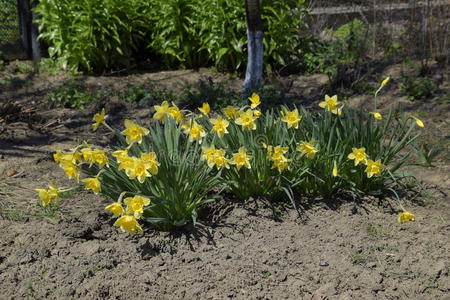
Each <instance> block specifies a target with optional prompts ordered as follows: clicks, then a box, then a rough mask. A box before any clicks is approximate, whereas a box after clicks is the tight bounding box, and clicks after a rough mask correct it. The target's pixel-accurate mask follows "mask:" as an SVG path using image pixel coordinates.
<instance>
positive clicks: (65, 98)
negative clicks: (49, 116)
mask: <svg viewBox="0 0 450 300" xmlns="http://www.w3.org/2000/svg"><path fill="white" fill-rule="evenodd" d="M98 97H99V95H98V93H93V92H90V91H88V90H87V89H86V87H85V86H84V85H83V83H82V82H80V81H77V80H69V81H66V82H65V83H64V84H63V86H61V87H58V88H54V89H53V90H51V91H50V92H49V93H48V94H47V96H46V97H45V98H44V102H45V103H47V104H48V105H49V106H50V107H51V108H56V107H65V108H77V109H82V108H86V107H87V106H89V105H90V104H92V103H93V102H94V101H95V99H97V98H98Z"/></svg>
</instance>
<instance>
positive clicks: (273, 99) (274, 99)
mask: <svg viewBox="0 0 450 300" xmlns="http://www.w3.org/2000/svg"><path fill="white" fill-rule="evenodd" d="M253 92H256V93H258V94H259V95H260V96H261V98H262V99H265V101H264V102H263V103H262V104H261V107H262V108H263V109H264V110H266V109H269V108H271V107H275V106H278V105H280V104H284V103H285V102H286V95H285V93H284V92H283V91H280V90H278V89H276V88H275V87H272V86H265V85H263V86H261V87H260V88H258V89H257V90H255V91H247V92H244V93H239V92H236V91H234V90H232V89H231V88H228V87H226V86H225V85H224V84H223V83H221V82H214V80H213V79H212V78H211V77H208V78H206V79H201V80H199V81H198V82H196V83H194V84H191V85H189V86H187V87H185V88H184V89H183V90H182V91H181V92H180V94H179V96H178V98H177V102H178V103H180V105H181V106H182V107H184V108H188V109H192V110H195V109H196V108H197V107H200V106H201V105H202V104H203V103H205V102H207V103H209V105H210V106H211V108H212V109H215V110H220V109H221V108H223V107H226V106H228V105H233V106H242V105H244V103H247V100H248V97H250V95H251V94H252V93H253Z"/></svg>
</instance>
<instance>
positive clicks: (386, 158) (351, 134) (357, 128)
mask: <svg viewBox="0 0 450 300" xmlns="http://www.w3.org/2000/svg"><path fill="white" fill-rule="evenodd" d="M302 115H303V120H302V129H303V130H301V131H300V130H299V131H297V132H296V138H295V139H296V141H300V140H306V141H309V140H315V141H316V142H317V144H318V145H319V147H320V148H319V152H318V153H317V154H316V155H315V156H314V159H312V160H306V161H304V162H302V164H303V165H304V166H305V167H307V168H309V169H310V170H311V171H310V173H308V174H312V176H311V175H309V176H308V175H307V178H306V180H305V181H303V182H302V183H301V184H300V185H299V187H298V189H299V190H301V192H302V193H307V194H313V195H314V194H317V193H318V194H319V195H321V196H323V197H330V196H331V195H333V194H334V193H336V192H337V191H339V190H342V189H346V190H352V191H354V192H357V193H371V194H378V195H379V194H382V193H383V192H384V191H386V190H387V189H388V188H389V186H390V185H391V184H392V183H397V182H398V181H399V179H401V174H396V171H397V170H398V169H399V168H401V167H402V166H403V165H404V164H405V162H406V158H407V157H408V156H409V152H406V153H402V152H401V151H404V150H405V148H406V147H407V146H408V145H409V144H411V143H412V142H413V141H414V140H415V139H416V138H417V137H418V135H414V136H413V135H412V132H413V129H414V127H415V124H414V122H411V120H410V119H406V118H404V117H400V115H399V114H398V113H396V112H394V111H393V110H391V111H390V112H389V114H388V115H387V116H386V117H385V119H384V120H383V121H382V122H381V123H380V121H376V120H374V119H373V118H372V117H368V114H367V113H364V112H363V111H344V112H343V117H341V118H338V117H336V116H335V115H332V114H331V113H329V112H324V113H319V114H315V115H312V114H311V113H309V112H307V111H306V110H302ZM361 147H364V148H366V153H367V154H368V158H369V159H371V160H373V161H375V160H378V159H380V160H381V163H383V164H384V165H386V166H388V165H389V166H390V167H389V169H385V170H383V172H382V173H381V174H380V175H379V176H376V177H372V178H368V177H367V174H366V173H365V168H366V166H365V165H364V164H362V163H361V164H359V165H358V166H356V167H355V166H353V164H354V162H353V160H349V159H348V155H349V154H350V153H352V148H361ZM400 153H402V154H401V155H400ZM334 162H336V166H337V169H338V174H339V176H338V177H333V176H332V168H333V163H334Z"/></svg>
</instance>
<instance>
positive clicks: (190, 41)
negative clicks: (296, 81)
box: [150, 0, 306, 71]
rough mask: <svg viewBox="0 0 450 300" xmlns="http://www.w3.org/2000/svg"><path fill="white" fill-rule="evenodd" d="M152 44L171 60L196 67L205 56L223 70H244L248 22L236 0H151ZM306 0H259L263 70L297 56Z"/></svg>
mask: <svg viewBox="0 0 450 300" xmlns="http://www.w3.org/2000/svg"><path fill="white" fill-rule="evenodd" d="M155 6H157V8H156V9H153V10H152V11H153V12H154V15H153V16H152V19H153V20H154V25H153V29H152V30H153V33H152V41H151V43H150V46H151V48H152V49H154V50H155V51H156V52H158V53H160V54H161V55H163V57H164V58H165V61H166V63H169V65H171V64H173V63H174V62H178V63H181V64H182V65H184V66H186V67H196V66H200V65H202V64H204V62H206V61H208V60H209V61H210V62H212V63H213V64H214V65H215V66H217V67H218V68H219V69H222V70H228V71H242V70H243V69H244V67H245V61H246V60H247V54H246V44H247V36H246V29H247V25H246V21H245V9H244V4H243V2H242V1H240V0H230V1H224V0H208V1H206V0H197V1H187V0H170V1H167V0H159V1H155ZM305 15H306V2H305V1H304V0H290V1H273V0H270V1H263V3H262V17H263V22H264V28H265V35H264V48H265V49H264V54H265V55H264V59H265V66H266V70H267V71H270V70H271V69H272V68H274V69H279V68H280V67H283V66H286V65H287V64H288V63H289V62H290V60H291V59H292V57H295V56H298V55H299V49H300V48H299V47H300V45H301V39H300V35H299V32H300V30H301V25H302V24H303V23H304V20H303V19H304V17H305Z"/></svg>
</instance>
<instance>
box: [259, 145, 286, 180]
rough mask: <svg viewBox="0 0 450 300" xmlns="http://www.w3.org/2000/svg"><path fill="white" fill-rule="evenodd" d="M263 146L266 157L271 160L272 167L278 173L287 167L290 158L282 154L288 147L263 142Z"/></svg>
mask: <svg viewBox="0 0 450 300" xmlns="http://www.w3.org/2000/svg"><path fill="white" fill-rule="evenodd" d="M263 148H266V149H267V158H268V159H269V160H270V161H272V162H273V165H272V169H274V168H276V169H277V170H278V171H279V172H280V173H281V172H282V171H283V170H285V169H287V168H288V167H289V162H290V161H291V160H289V159H287V158H286V157H285V156H284V154H286V153H287V152H288V150H289V148H288V147H282V146H275V147H274V146H270V145H266V144H263Z"/></svg>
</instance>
